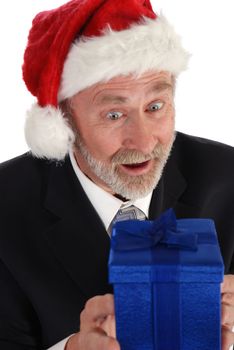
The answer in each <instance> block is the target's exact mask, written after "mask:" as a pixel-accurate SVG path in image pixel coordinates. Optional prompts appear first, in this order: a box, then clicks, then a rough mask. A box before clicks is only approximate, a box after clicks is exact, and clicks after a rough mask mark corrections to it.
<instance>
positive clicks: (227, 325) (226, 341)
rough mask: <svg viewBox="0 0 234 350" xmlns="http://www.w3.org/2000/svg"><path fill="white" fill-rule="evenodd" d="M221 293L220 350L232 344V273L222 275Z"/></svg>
mask: <svg viewBox="0 0 234 350" xmlns="http://www.w3.org/2000/svg"><path fill="white" fill-rule="evenodd" d="M221 293H222V350H228V349H229V348H230V346H231V345H233V344H234V333H233V332H232V329H233V327H234V275H226V276H224V281H223V283H222V286H221Z"/></svg>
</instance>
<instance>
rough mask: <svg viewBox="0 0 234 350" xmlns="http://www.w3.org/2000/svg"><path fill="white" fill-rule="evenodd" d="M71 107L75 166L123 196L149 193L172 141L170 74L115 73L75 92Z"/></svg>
mask: <svg viewBox="0 0 234 350" xmlns="http://www.w3.org/2000/svg"><path fill="white" fill-rule="evenodd" d="M71 106H72V117H73V126H74V128H75V130H76V132H77V140H76V145H75V156H76V160H77V162H78V164H79V167H80V168H81V170H82V171H83V172H84V173H85V174H86V175H87V176H88V177H89V178H90V179H91V180H92V181H93V182H95V183H96V184H97V185H99V186H100V187H102V188H104V189H105V190H106V191H108V192H110V193H112V194H115V193H116V194H119V195H121V196H122V197H124V198H128V199H136V198H139V197H144V196H146V195H147V194H148V193H149V192H151V191H152V190H153V188H155V186H156V185H157V183H158V181H159V179H160V176H161V173H162V170H163V167H164V165H165V163H166V160H167V158H168V155H169V153H170V150H171V146H172V143H173V140H174V103H173V83H172V77H171V74H169V73H167V72H160V73H147V74H143V75H142V76H141V77H140V78H137V79H136V78H134V77H133V76H130V77H117V78H114V79H112V80H110V81H108V82H107V83H101V84H97V85H94V86H92V87H90V88H87V89H85V90H83V91H82V92H80V93H78V94H77V95H75V96H74V97H73V98H72V99H71Z"/></svg>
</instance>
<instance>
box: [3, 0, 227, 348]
mask: <svg viewBox="0 0 234 350" xmlns="http://www.w3.org/2000/svg"><path fill="white" fill-rule="evenodd" d="M187 60H188V54H187V53H186V52H185V51H184V49H183V48H182V46H181V43H180V39H179V38H178V36H177V35H176V34H175V32H174V30H173V28H172V27H171V26H170V25H169V23H168V22H167V21H166V19H165V18H164V17H159V16H157V15H156V14H155V13H154V12H153V10H152V7H151V4H150V2H149V0H145V1H143V0H124V1H116V0H85V1H84V0H73V1H70V2H68V3H67V4H65V5H63V6H61V7H59V8H58V9H55V10H52V11H47V12H42V13H40V14H38V15H37V16H36V18H35V19H34V21H33V25H32V29H31V31H30V34H29V39H28V46H27V49H26V51H25V56H24V65H23V76H24V80H25V83H26V85H27V87H28V89H29V91H30V92H31V93H32V94H33V95H34V96H35V97H36V98H37V103H36V104H35V105H33V107H32V108H31V110H30V111H29V112H28V118H27V120H26V127H25V133H26V139H27V142H28V144H29V146H30V148H31V152H28V153H27V154H24V155H22V156H20V157H18V158H15V159H13V160H10V161H8V162H6V163H3V164H2V165H1V166H0V194H1V195H0V206H1V221H0V222H1V230H0V240H1V244H0V259H1V265H0V276H1V289H0V293H1V294H0V348H1V349H2V350H7V349H10V350H20V349H47V348H49V347H52V348H51V349H54V350H55V349H67V350H92V349H95V350H99V349H100V350H117V349H119V345H118V342H117V340H116V339H115V327H114V307H113V296H112V295H111V294H110V293H111V291H112V290H111V286H110V285H109V284H108V277H107V260H108V254H109V235H110V231H111V225H112V221H113V219H114V218H115V217H116V214H117V213H118V212H119V210H122V211H123V210H128V209H129V207H131V209H134V211H135V212H136V213H140V215H143V216H144V217H145V218H149V219H153V218H156V217H158V216H159V215H160V213H162V212H163V211H164V210H165V209H167V208H169V207H173V208H174V210H175V212H176V214H177V217H210V218H213V219H214V220H215V223H216V228H217V232H218V237H219V242H220V247H221V251H222V255H223V259H224V263H225V269H226V274H227V276H226V277H225V280H224V283H223V285H222V349H223V350H226V349H228V347H229V346H230V345H232V344H233V343H234V335H233V333H232V332H231V330H232V327H233V325H234V277H233V276H232V275H231V274H232V273H233V271H234V265H233V250H234V239H233V232H234V216H233V210H234V201H233V198H234V189H233V178H234V166H233V160H234V150H233V148H231V147H228V146H225V145H222V144H218V143H216V142H212V141H208V140H205V139H200V138H196V137H192V136H188V135H184V134H181V133H177V134H176V133H175V130H174V122H175V110H174V99H173V96H174V89H175V80H176V77H177V76H178V75H179V73H180V72H181V71H182V70H184V69H185V68H186V65H187ZM199 113H202V111H199ZM175 136H176V137H175ZM137 215H138V214H136V216H137ZM82 310H83V311H82Z"/></svg>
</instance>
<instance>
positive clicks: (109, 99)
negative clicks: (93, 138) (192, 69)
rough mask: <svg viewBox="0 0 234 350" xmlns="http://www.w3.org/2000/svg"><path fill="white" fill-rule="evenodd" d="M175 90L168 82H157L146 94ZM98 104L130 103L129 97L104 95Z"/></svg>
mask: <svg viewBox="0 0 234 350" xmlns="http://www.w3.org/2000/svg"><path fill="white" fill-rule="evenodd" d="M168 89H171V90H172V89H173V86H172V85H171V84H169V83H166V82H157V83H156V84H154V85H152V86H151V87H150V88H149V89H148V90H147V92H146V94H150V93H153V92H157V93H159V92H162V91H164V90H168ZM97 100H98V101H97V104H98V105H99V104H108V103H113V104H124V103H126V102H127V101H128V98H127V97H124V96H118V95H111V94H110V95H104V96H102V97H101V98H100V99H97Z"/></svg>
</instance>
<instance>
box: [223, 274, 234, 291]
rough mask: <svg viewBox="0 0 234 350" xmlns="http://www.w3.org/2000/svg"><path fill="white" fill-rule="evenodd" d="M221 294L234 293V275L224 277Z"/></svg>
mask: <svg viewBox="0 0 234 350" xmlns="http://www.w3.org/2000/svg"><path fill="white" fill-rule="evenodd" d="M221 293H234V275H226V276H224V280H223V283H222V284H221Z"/></svg>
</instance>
